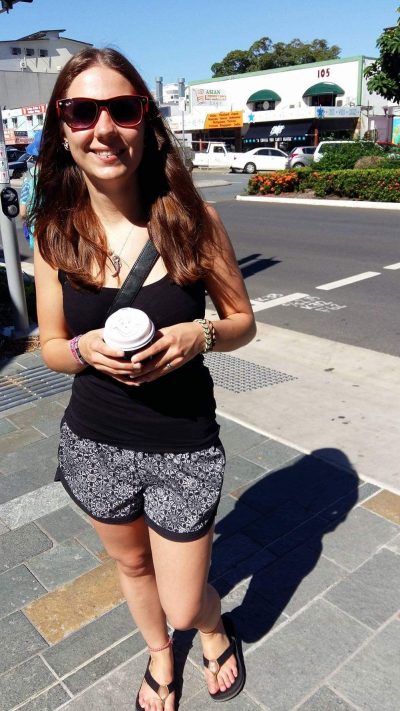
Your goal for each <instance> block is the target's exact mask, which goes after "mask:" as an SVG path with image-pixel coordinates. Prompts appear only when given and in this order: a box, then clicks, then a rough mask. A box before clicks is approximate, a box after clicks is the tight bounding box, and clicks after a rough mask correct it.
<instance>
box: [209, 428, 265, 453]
mask: <svg viewBox="0 0 400 711" xmlns="http://www.w3.org/2000/svg"><path fill="white" fill-rule="evenodd" d="M220 436H221V441H222V444H223V445H224V447H225V451H226V453H227V455H228V456H232V455H234V454H244V453H247V451H248V450H249V449H251V447H253V446H254V445H257V444H260V443H261V442H263V441H265V439H266V438H265V437H264V435H261V434H259V433H258V432H254V430H250V429H247V427H242V426H241V425H238V424H236V423H234V424H233V426H232V427H227V428H226V429H225V431H224V430H222V431H221V434H220Z"/></svg>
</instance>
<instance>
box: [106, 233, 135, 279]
mask: <svg viewBox="0 0 400 711" xmlns="http://www.w3.org/2000/svg"><path fill="white" fill-rule="evenodd" d="M134 226H135V225H131V227H130V230H129V232H128V234H127V235H126V237H125V242H124V244H123V245H122V247H121V249H120V250H119V254H117V253H116V252H115V251H112V252H109V253H108V256H109V258H110V261H111V263H112V265H113V267H114V269H115V272H114V274H111V276H112V277H118V276H119V273H120V271H121V269H122V261H123V260H122V258H121V254H122V252H123V251H124V249H125V245H126V243H127V241H128V239H129V237H130V236H131V234H132V232H133V228H134Z"/></svg>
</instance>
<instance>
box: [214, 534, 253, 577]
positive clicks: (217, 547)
mask: <svg viewBox="0 0 400 711" xmlns="http://www.w3.org/2000/svg"><path fill="white" fill-rule="evenodd" d="M260 548H261V547H260V546H259V545H257V544H256V543H254V541H252V540H251V539H250V538H248V537H247V536H244V535H243V534H242V533H236V534H234V535H233V536H229V537H227V538H222V539H221V540H218V541H217V542H216V543H214V546H213V550H212V557H211V568H210V573H209V579H210V580H215V579H216V578H219V577H220V576H221V575H223V574H224V573H225V572H226V571H228V570H229V569H231V568H234V567H235V566H236V565H237V564H238V563H239V562H240V561H241V560H244V559H245V558H248V557H250V556H252V555H253V554H254V553H256V551H258V550H260Z"/></svg>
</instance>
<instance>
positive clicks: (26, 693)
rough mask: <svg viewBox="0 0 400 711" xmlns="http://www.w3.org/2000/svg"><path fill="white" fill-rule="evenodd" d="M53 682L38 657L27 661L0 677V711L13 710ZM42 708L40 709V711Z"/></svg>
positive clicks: (52, 677) (51, 675) (49, 672)
mask: <svg viewBox="0 0 400 711" xmlns="http://www.w3.org/2000/svg"><path fill="white" fill-rule="evenodd" d="M54 681H55V678H54V676H53V674H52V673H51V671H50V670H49V669H48V667H47V666H46V665H45V664H44V662H43V660H42V659H40V657H38V656H36V657H33V658H32V659H29V661H27V662H24V663H23V664H20V665H19V666H17V667H15V668H14V669H11V670H10V671H8V672H6V673H5V674H2V676H0V711H9V709H13V708H14V707H15V706H17V705H18V704H21V703H23V702H24V701H26V700H27V699H29V698H30V697H31V696H34V695H35V694H37V693H38V692H40V691H42V689H45V688H46V687H47V686H50V685H51V684H53V683H54ZM67 698H68V697H67ZM23 708H26V707H25V706H24V707H23ZM37 708H39V707H37ZM44 708H45V707H43V706H42V707H41V709H42V711H44Z"/></svg>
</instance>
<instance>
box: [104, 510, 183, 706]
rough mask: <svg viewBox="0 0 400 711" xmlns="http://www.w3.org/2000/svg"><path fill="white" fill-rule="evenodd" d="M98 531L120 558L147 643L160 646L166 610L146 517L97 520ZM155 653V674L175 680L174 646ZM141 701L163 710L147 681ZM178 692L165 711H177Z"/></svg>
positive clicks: (130, 599) (124, 586)
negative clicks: (124, 521)
mask: <svg viewBox="0 0 400 711" xmlns="http://www.w3.org/2000/svg"><path fill="white" fill-rule="evenodd" d="M92 522H93V525H94V528H95V530H96V531H97V533H98V535H99V537H100V539H101V540H102V542H103V544H104V547H105V549H106V550H107V553H108V554H109V555H110V556H111V558H114V560H116V561H117V566H118V573H119V578H120V583H121V588H122V592H123V593H124V595H125V597H126V601H127V603H128V607H129V609H130V612H131V614H132V617H133V618H134V620H135V622H136V624H137V626H138V628H139V629H140V631H141V633H142V635H143V637H144V639H145V641H146V643H147V645H148V646H149V647H153V648H157V647H161V646H163V645H165V642H166V641H167V640H168V629H167V623H166V617H165V613H164V610H163V609H162V607H161V603H160V598H159V595H158V590H157V584H156V579H155V575H154V567H153V560H152V553H151V548H150V541H149V533H148V528H147V526H146V524H145V523H144V521H143V517H141V518H139V519H137V520H136V521H134V522H132V523H128V524H105V523H99V522H98V521H93V520H92ZM151 656H152V666H151V673H152V674H153V676H154V678H155V679H156V680H157V682H158V683H160V684H168V683H170V682H171V681H172V679H173V657H172V652H171V648H169V649H166V650H163V651H160V652H156V653H154V654H152V655H151ZM139 701H140V704H141V705H142V706H143V708H144V709H145V710H146V711H161V709H162V704H161V701H159V700H158V699H157V698H156V695H155V692H154V691H153V690H152V689H150V688H149V687H148V685H147V684H146V682H143V684H142V688H141V692H140V697H139ZM174 709H175V705H174V694H170V696H169V697H168V698H167V700H166V703H165V711H174Z"/></svg>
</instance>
